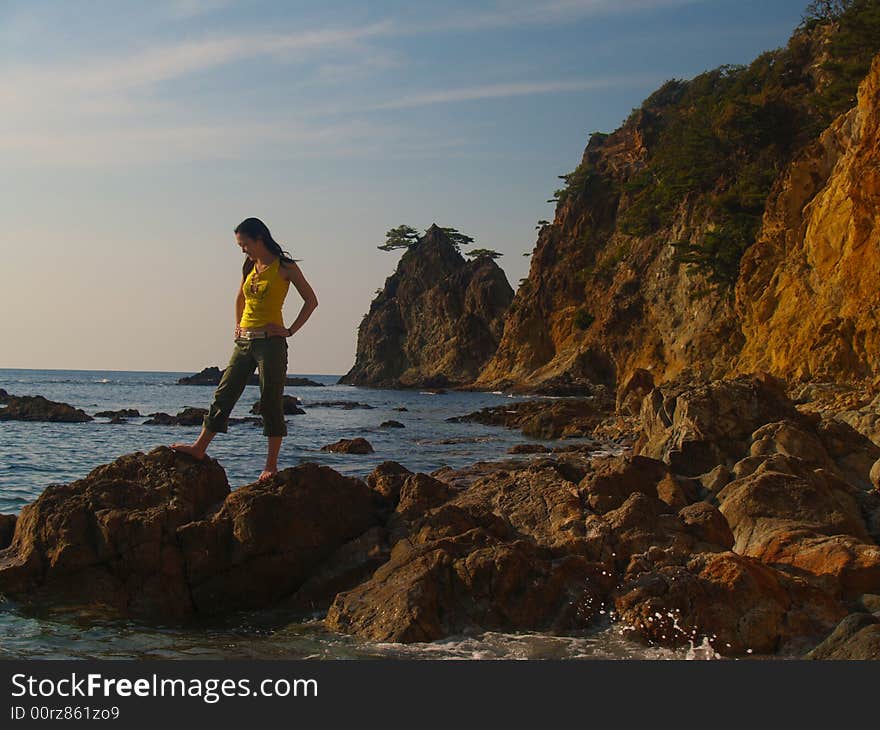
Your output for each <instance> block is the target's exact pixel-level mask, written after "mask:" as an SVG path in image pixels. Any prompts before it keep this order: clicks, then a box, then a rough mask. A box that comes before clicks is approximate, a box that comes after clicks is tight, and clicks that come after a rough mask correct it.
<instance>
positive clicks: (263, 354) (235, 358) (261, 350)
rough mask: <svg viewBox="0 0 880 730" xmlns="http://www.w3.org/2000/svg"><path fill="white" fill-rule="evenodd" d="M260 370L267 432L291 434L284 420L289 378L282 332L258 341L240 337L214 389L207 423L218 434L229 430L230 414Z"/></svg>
mask: <svg viewBox="0 0 880 730" xmlns="http://www.w3.org/2000/svg"><path fill="white" fill-rule="evenodd" d="M255 367H256V368H258V369H259V372H260V414H261V415H262V416H263V434H264V435H266V436H287V424H286V423H285V421H284V397H283V396H284V381H285V380H286V379H287V338H286V337H282V336H280V335H274V336H272V337H266V338H263V339H258V340H246V339H243V338H236V340H235V349H234V350H233V351H232V356H231V357H230V358H229V364H228V365H227V366H226V370H225V371H224V373H223V377H222V378H220V384H219V385H218V386H217V390H215V391H214V401H213V403H211V407H210V408H209V409H208V412H207V413H206V414H205V417H204V419H203V425H204V427H205V428H206V429H208V430H209V431H213V432H214V433H226V429H227V428H228V426H229V414H230V413H231V412H232V409H233V407H234V406H235V404H236V403H237V402H238V399H239V398H240V397H241V394H242V393H243V392H244V389H245V386H246V385H247V383H248V380H249V379H250V377H251V375H253V373H254V368H255Z"/></svg>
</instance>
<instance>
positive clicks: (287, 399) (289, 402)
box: [251, 395, 305, 416]
mask: <svg viewBox="0 0 880 730" xmlns="http://www.w3.org/2000/svg"><path fill="white" fill-rule="evenodd" d="M283 398H284V414H285V415H287V416H301V415H303V414H304V413H305V411H304V410H303V409H302V408H300V407H299V405H300V403H299V398H294V397H293V396H292V395H285V396H283ZM260 412H261V411H260V401H257V402H256V403H254V404H253V406H251V413H256V414H257V415H260Z"/></svg>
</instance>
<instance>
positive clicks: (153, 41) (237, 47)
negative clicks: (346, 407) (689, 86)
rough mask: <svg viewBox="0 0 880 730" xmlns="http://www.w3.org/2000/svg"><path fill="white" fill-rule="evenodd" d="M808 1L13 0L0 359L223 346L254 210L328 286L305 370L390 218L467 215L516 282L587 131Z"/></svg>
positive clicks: (370, 290) (8, 9)
mask: <svg viewBox="0 0 880 730" xmlns="http://www.w3.org/2000/svg"><path fill="white" fill-rule="evenodd" d="M806 5H807V0H772V2H767V1H766V0H761V1H760V2H755V1H753V0H532V1H529V0H497V1H494V2H487V1H481V0H467V1H464V2H442V1H439V0H437V1H434V2H404V1H402V0H401V1H399V2H364V1H363V0H360V1H358V2H332V1H328V0H324V1H323V2H278V1H277V0H276V1H274V2H269V1H268V0H266V1H258V0H253V1H241V2H232V1H231V0H152V1H151V2H150V3H143V2H133V1H132V2H121V1H113V0H106V1H100V0H94V1H91V2H87V1H85V0H57V1H55V2H49V1H45V0H0V109H2V114H0V223H2V231H0V257H2V259H0V260H2V262H3V274H4V276H3V279H4V281H3V285H2V287H0V306H2V312H3V317H2V319H0V367H7V368H57V369H96V370H162V371H184V372H190V371H191V372H195V371H198V370H201V369H202V368H203V367H206V366H208V365H219V366H221V367H223V366H224V365H225V364H226V362H227V361H228V359H229V355H230V354H231V351H232V346H233V342H232V338H233V328H234V324H235V322H234V308H233V307H234V300H235V294H236V289H237V287H238V285H239V281H240V276H241V263H242V261H243V255H242V253H241V251H240V249H239V248H238V246H237V245H236V243H235V237H234V233H233V229H234V228H235V226H236V225H237V224H238V223H239V222H240V221H241V220H243V219H244V218H247V217H249V216H257V217H259V218H261V219H262V220H263V221H265V222H266V224H267V225H268V226H269V228H270V229H271V231H272V234H273V236H274V238H275V239H276V240H278V241H279V242H281V243H282V246H283V247H284V248H285V249H286V250H288V251H290V252H291V253H292V254H293V255H294V257H295V258H297V259H298V260H299V266H300V268H301V269H302V271H303V273H304V274H305V276H306V279H307V280H308V281H309V283H310V284H311V286H312V288H313V289H314V290H315V292H316V294H317V297H318V301H319V306H318V309H317V310H315V312H314V314H313V315H312V317H311V319H310V320H309V321H308V322H307V323H306V325H305V327H304V328H303V329H302V330H300V331H299V332H297V333H296V334H295V335H294V336H293V337H292V338H291V340H290V349H289V356H290V363H289V371H290V372H291V373H323V374H342V373H345V372H346V371H347V370H348V369H349V368H350V367H351V366H352V364H353V363H354V354H355V347H356V342H357V326H358V324H359V322H360V320H361V318H362V316H363V314H364V312H366V311H367V309H368V308H369V304H370V301H371V299H372V298H373V296H374V295H375V292H376V290H377V289H378V288H381V287H382V285H383V283H384V281H385V278H386V277H387V276H388V275H389V274H390V273H391V272H392V271H393V270H394V267H395V266H396V263H397V259H398V258H399V255H400V254H399V252H382V251H379V250H378V249H377V248H376V246H378V245H380V244H381V243H383V242H384V237H385V232H386V231H387V230H388V229H390V228H392V227H395V226H397V225H399V224H401V223H406V224H408V225H412V226H414V227H416V228H419V229H422V230H424V229H425V228H427V227H428V226H430V225H431V223H434V222H436V223H437V224H438V225H441V226H451V227H454V228H457V229H459V230H461V231H462V232H464V233H467V234H468V235H470V236H473V237H474V239H475V244H474V245H475V246H478V247H485V248H493V249H495V250H497V251H499V252H501V253H503V254H504V255H503V256H502V258H500V259H498V263H499V265H500V266H501V267H502V268H503V269H504V270H505V273H506V275H507V277H508V279H509V281H510V282H511V285H512V286H513V287H514V288H516V286H517V285H518V281H519V279H520V278H522V277H524V276H525V275H526V274H527V273H528V265H529V258H528V256H527V255H524V254H528V253H529V252H530V251H531V250H532V249H533V247H534V244H535V237H536V230H535V226H536V223H537V221H538V220H540V219H548V220H552V218H553V205H551V204H550V203H548V202H547V200H548V198H550V197H551V196H552V194H553V191H554V190H556V189H557V188H558V187H560V180H559V179H558V176H559V175H561V174H564V173H567V172H569V171H571V170H573V169H574V168H575V167H576V166H577V164H578V162H579V161H580V158H581V155H582V154H583V149H584V146H585V145H586V142H587V139H588V137H589V134H590V133H591V132H593V131H604V132H610V131H613V130H614V129H616V128H617V127H618V126H619V125H620V124H621V122H622V121H623V120H624V119H625V118H626V116H627V115H628V114H629V113H630V111H631V110H632V109H633V108H636V107H638V106H639V105H640V104H641V102H642V100H643V99H644V98H645V97H646V96H648V95H649V94H650V93H651V92H652V91H653V90H654V89H656V88H657V87H658V86H660V85H661V84H662V83H663V82H664V81H666V80H668V79H671V78H679V79H687V78H692V77H693V76H695V75H696V74H699V73H700V72H702V71H705V70H708V69H711V68H714V67H716V66H718V65H721V64H726V63H732V64H739V63H743V64H745V63H748V62H750V61H751V60H752V59H753V58H754V57H755V56H757V55H758V54H760V53H761V52H763V51H765V50H769V49H772V48H777V47H779V46H782V45H784V44H785V42H786V41H787V39H788V37H789V35H790V34H791V31H792V30H793V29H794V27H795V26H796V25H797V24H798V22H799V21H800V18H801V14H802V12H803V9H804V7H805V6H806ZM301 303H302V300H301V299H300V297H299V295H298V294H297V292H296V290H295V289H294V287H291V288H290V291H289V294H288V297H287V301H286V303H285V306H284V317H285V323H286V324H290V323H291V322H292V321H293V320H294V318H295V317H296V315H297V313H298V311H299V308H300V306H301Z"/></svg>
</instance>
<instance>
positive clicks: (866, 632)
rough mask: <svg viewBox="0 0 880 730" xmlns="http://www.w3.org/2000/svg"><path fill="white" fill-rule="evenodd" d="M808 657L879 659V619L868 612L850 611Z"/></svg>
mask: <svg viewBox="0 0 880 730" xmlns="http://www.w3.org/2000/svg"><path fill="white" fill-rule="evenodd" d="M807 658H808V659H880V619H878V618H877V617H876V616H872V615H871V614H870V613H851V614H850V615H849V616H847V617H846V618H845V619H843V621H841V622H840V623H839V624H838V625H837V627H836V628H835V629H834V631H832V632H831V634H830V635H829V636H828V637H827V638H826V639H825V640H824V641H823V642H822V643H821V644H819V645H818V646H817V647H816V648H815V649H813V650H812V651H811V652H810V653H809V654H807Z"/></svg>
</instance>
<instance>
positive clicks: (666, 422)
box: [635, 376, 803, 476]
mask: <svg viewBox="0 0 880 730" xmlns="http://www.w3.org/2000/svg"><path fill="white" fill-rule="evenodd" d="M802 418H803V417H802V416H801V415H800V414H799V413H798V412H797V411H796V410H795V408H794V404H793V403H792V402H791V401H789V400H788V398H787V397H786V396H785V393H784V392H783V391H782V389H781V387H778V386H777V384H775V383H772V382H771V383H768V382H767V381H766V380H762V379H761V378H758V377H751V376H750V377H741V378H737V379H735V380H719V381H713V382H710V383H705V384H697V385H692V384H680V383H679V384H671V385H668V386H667V385H664V386H661V387H659V388H655V389H654V390H653V391H652V392H651V394H650V396H649V397H646V398H645V400H644V402H643V404H642V426H643V428H644V436H643V437H642V438H641V439H640V441H639V443H637V444H636V447H635V450H636V453H639V454H644V455H645V456H650V457H652V458H655V459H661V460H663V461H665V462H666V463H667V464H669V465H670V467H671V468H672V470H673V471H675V472H676V473H678V474H683V475H685V476H697V475H699V474H703V473H705V472H707V471H710V470H712V469H714V468H715V467H716V466H718V465H719V464H725V465H727V466H733V464H734V463H736V462H737V461H739V460H740V459H742V458H743V456H745V455H746V454H748V452H749V447H750V444H751V436H752V434H753V433H754V432H756V431H757V430H758V429H759V428H760V427H761V426H764V425H766V424H768V423H775V422H778V421H783V420H790V421H793V422H798V421H799V420H801V419H802Z"/></svg>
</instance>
